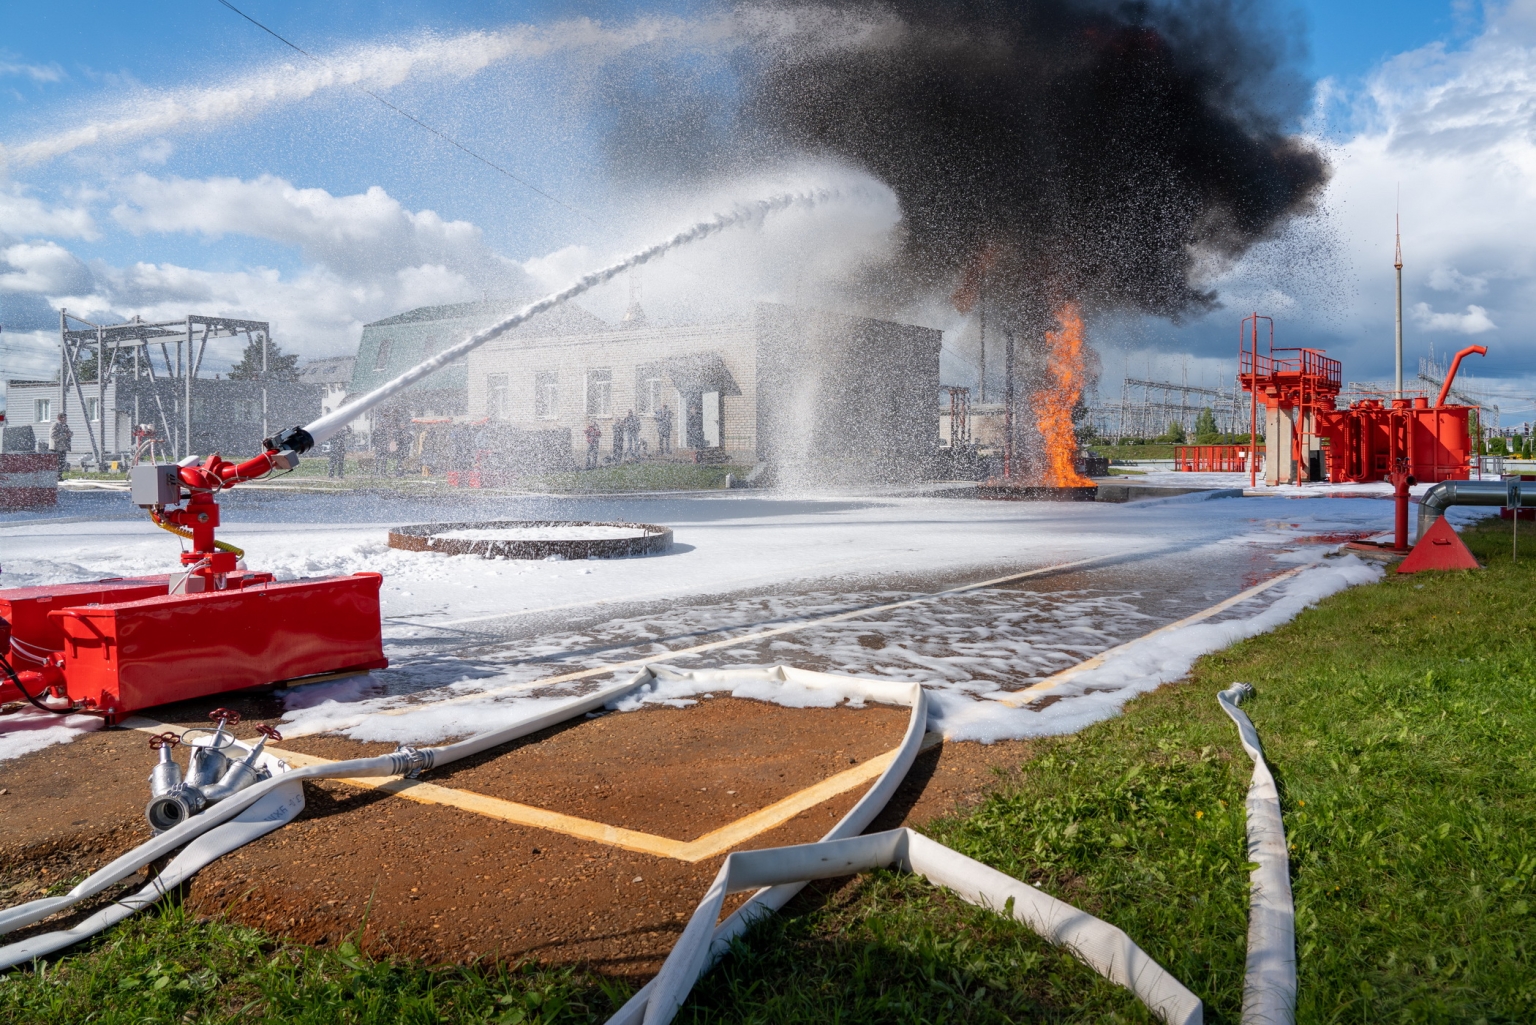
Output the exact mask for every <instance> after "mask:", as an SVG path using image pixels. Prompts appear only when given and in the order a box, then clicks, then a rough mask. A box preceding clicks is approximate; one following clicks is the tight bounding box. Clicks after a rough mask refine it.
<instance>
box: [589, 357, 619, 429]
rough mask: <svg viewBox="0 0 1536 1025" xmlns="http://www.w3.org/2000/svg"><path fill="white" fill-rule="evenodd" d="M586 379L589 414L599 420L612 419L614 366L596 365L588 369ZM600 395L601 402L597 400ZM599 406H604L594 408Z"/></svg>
mask: <svg viewBox="0 0 1536 1025" xmlns="http://www.w3.org/2000/svg"><path fill="white" fill-rule="evenodd" d="M585 380H586V399H587V402H586V407H587V416H589V417H591V418H593V419H597V420H611V419H612V418H613V370H612V368H610V367H596V368H593V369H591V370H588V371H587V372H586V375H585ZM595 386H600V387H595ZM598 396H601V397H602V401H601V402H597V401H595V400H596V399H597V398H598ZM597 406H601V407H602V408H601V409H598V408H594V407H597Z"/></svg>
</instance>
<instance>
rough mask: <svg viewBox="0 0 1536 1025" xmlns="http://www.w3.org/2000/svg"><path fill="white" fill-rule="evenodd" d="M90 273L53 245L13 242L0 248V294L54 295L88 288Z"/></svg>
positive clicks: (66, 252)
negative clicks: (28, 293) (29, 293)
mask: <svg viewBox="0 0 1536 1025" xmlns="http://www.w3.org/2000/svg"><path fill="white" fill-rule="evenodd" d="M90 282H91V272H90V271H89V270H87V269H86V266H85V264H83V263H81V262H80V261H79V260H78V259H77V258H76V257H75V254H74V253H71V252H70V251H69V250H68V249H65V248H64V247H63V246H61V245H59V244H58V243H57V242H37V243H30V242H17V243H15V244H14V245H9V246H6V247H5V248H4V249H0V292H37V293H41V294H58V293H60V292H68V291H71V290H75V289H80V288H88V287H89V286H90Z"/></svg>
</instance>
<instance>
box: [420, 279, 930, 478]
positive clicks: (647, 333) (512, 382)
mask: <svg viewBox="0 0 1536 1025" xmlns="http://www.w3.org/2000/svg"><path fill="white" fill-rule="evenodd" d="M584 316H587V317H590V315H584ZM590 320H591V321H596V318H590ZM596 324H601V325H602V326H601V328H598V327H597V326H596V325H595V324H591V323H590V322H587V323H584V324H583V328H584V329H583V330H582V331H581V332H579V333H538V334H535V333H532V332H529V333H527V334H524V335H521V336H518V335H508V336H505V337H503V338H499V339H496V340H494V341H492V342H489V343H487V344H486V345H485V346H483V347H482V348H480V349H477V350H475V351H474V352H473V353H471V354H470V356H469V361H468V366H467V368H466V374H467V384H468V396H467V411H468V415H469V418H470V419H471V420H478V419H482V418H484V419H489V420H491V421H497V422H500V423H504V424H506V425H508V426H511V427H515V428H518V429H520V430H522V431H524V432H530V433H531V432H558V434H559V435H560V436H562V437H563V438H564V439H566V442H565V444H566V446H567V448H568V450H569V451H570V452H571V453H572V454H573V455H579V454H580V453H582V452H583V451H584V450H585V448H586V441H585V437H584V431H585V429H586V427H587V426H588V425H589V424H596V425H597V426H598V428H599V429H600V430H601V431H602V432H603V442H602V446H601V448H602V451H603V452H604V453H610V452H611V451H612V444H613V435H614V427H615V424H616V423H617V422H618V421H619V419H620V418H622V417H624V416H626V415H627V414H628V413H629V412H631V411H633V412H634V413H635V414H636V415H637V416H638V417H639V418H640V422H641V429H640V433H639V437H638V439H637V440H638V442H639V443H640V445H641V446H642V451H643V453H645V454H655V453H657V452H658V450H659V448H660V442H661V438H660V432H659V422H658V418H657V414H658V413H659V412H662V411H663V409H665V410H666V411H668V412H670V413H671V414H672V423H673V430H672V436H671V441H672V445H673V446H675V447H676V448H678V449H681V450H683V451H684V452H685V453H706V452H711V451H712V452H713V453H714V454H715V455H717V456H718V457H721V458H730V459H732V460H734V461H737V462H745V463H752V462H757V461H764V462H767V463H769V464H770V465H772V466H773V467H774V468H775V470H776V471H778V472H780V473H783V474H786V475H787V477H788V478H790V479H795V478H798V477H801V476H804V477H806V478H808V479H832V480H849V479H880V480H888V479H893V478H906V479H913V478H917V477H920V476H922V475H923V474H925V473H926V472H927V471H928V468H929V467H930V466H931V464H932V459H933V456H934V452H935V450H936V449H937V446H938V424H937V422H936V420H935V418H934V416H933V408H932V403H933V396H934V394H936V393H937V391H938V388H939V343H940V341H941V339H942V333H941V332H939V331H937V330H933V329H931V328H924V327H916V326H912V325H907V324H897V323H893V322H890V321H883V320H874V319H870V318H865V317H850V316H845V315H842V314H836V313H829V312H825V311H820V310H808V309H800V308H796V307H790V306H784V305H778V304H772V303H762V304H759V305H758V306H757V307H756V309H755V310H754V312H753V314H752V315H751V316H750V317H747V318H744V319H742V320H739V321H727V322H722V323H715V324H704V325H690V326H677V327H652V326H648V325H646V323H645V321H644V318H643V317H641V316H638V315H636V316H631V317H627V318H626V324H625V325H623V326H620V327H618V328H613V327H609V326H607V325H606V324H602V322H601V321H596ZM445 372H446V371H445ZM664 415H665V414H664Z"/></svg>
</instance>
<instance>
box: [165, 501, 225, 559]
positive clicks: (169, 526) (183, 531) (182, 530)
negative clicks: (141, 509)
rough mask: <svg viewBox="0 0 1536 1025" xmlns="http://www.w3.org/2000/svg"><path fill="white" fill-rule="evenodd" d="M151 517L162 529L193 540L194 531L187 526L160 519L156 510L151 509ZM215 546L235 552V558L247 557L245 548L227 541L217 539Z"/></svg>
mask: <svg viewBox="0 0 1536 1025" xmlns="http://www.w3.org/2000/svg"><path fill="white" fill-rule="evenodd" d="M149 518H150V519H151V520H153V521H154V524H155V526H157V527H159V528H160V529H161V530H167V531H170V532H171V533H172V534H175V535H176V536H177V537H181V538H186V539H187V540H188V541H190V540H192V532H191V531H190V530H188V529H187V528H186V527H178V526H176V525H175V524H174V523H166V522H164V521H163V520H161V519H160V514H159V513H157V512H155V511H154V510H150V513H149ZM213 547H215V548H217V549H218V550H219V551H221V552H233V553H234V556H235V558H237V559H243V558H245V549H244V548H236V547H235V546H234V545H232V544H229V543H228V542H225V541H215V542H214V543H213Z"/></svg>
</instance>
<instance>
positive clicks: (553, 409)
mask: <svg viewBox="0 0 1536 1025" xmlns="http://www.w3.org/2000/svg"><path fill="white" fill-rule="evenodd" d="M533 415H534V418H535V419H537V420H558V419H560V371H558V370H535V371H534V372H533Z"/></svg>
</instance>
